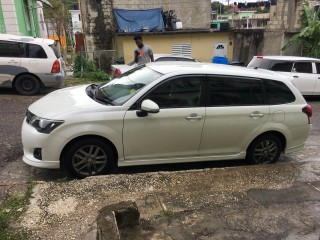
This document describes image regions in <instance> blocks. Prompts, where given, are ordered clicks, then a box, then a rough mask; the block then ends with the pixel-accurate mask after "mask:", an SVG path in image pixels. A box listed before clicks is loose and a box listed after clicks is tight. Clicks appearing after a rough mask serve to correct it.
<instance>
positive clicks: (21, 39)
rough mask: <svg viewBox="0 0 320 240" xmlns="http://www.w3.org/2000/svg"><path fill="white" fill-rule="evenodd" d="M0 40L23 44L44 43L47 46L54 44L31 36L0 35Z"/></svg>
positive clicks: (49, 40)
mask: <svg viewBox="0 0 320 240" xmlns="http://www.w3.org/2000/svg"><path fill="white" fill-rule="evenodd" d="M0 39H1V40H7V41H15V42H24V43H45V44H47V45H52V44H54V40H52V39H47V38H35V37H31V36H18V35H12V34H0Z"/></svg>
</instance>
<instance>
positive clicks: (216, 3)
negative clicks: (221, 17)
mask: <svg viewBox="0 0 320 240" xmlns="http://www.w3.org/2000/svg"><path fill="white" fill-rule="evenodd" d="M219 5H220V3H219V1H214V2H212V3H211V10H212V11H217V12H218V9H219Z"/></svg>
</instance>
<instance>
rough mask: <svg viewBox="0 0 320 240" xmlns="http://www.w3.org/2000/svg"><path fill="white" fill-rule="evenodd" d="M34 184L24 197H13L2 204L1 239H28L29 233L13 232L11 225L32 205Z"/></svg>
mask: <svg viewBox="0 0 320 240" xmlns="http://www.w3.org/2000/svg"><path fill="white" fill-rule="evenodd" d="M33 187H34V184H31V185H29V186H28V189H27V191H26V193H25V195H23V196H18V195H15V196H11V197H9V198H8V199H6V200H3V201H1V202H0V239H1V240H7V239H8V240H9V239H11V240H13V239H14V240H20V239H21V240H25V239H28V236H27V233H26V232H24V231H23V230H12V229H11V228H10V224H11V223H13V222H15V221H16V220H17V219H18V218H19V217H20V215H21V214H22V213H23V212H24V211H25V209H26V207H27V206H28V205H29V203H30V198H31V194H32V189H33Z"/></svg>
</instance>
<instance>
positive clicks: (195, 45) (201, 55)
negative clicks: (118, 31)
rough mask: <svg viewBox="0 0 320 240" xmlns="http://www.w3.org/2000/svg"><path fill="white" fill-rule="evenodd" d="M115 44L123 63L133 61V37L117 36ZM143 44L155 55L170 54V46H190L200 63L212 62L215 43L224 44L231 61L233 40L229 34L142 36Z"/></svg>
mask: <svg viewBox="0 0 320 240" xmlns="http://www.w3.org/2000/svg"><path fill="white" fill-rule="evenodd" d="M115 42H116V49H117V52H121V53H123V57H124V59H125V62H126V63H129V62H131V61H133V51H134V49H135V48H136V45H135V42H134V41H133V36H117V37H116V38H115ZM143 42H144V43H145V44H147V45H149V46H151V47H152V49H153V52H154V53H155V54H157V53H158V54H162V53H167V54H172V45H175V44H191V56H192V57H194V58H196V59H197V60H199V61H202V62H211V61H212V58H213V56H214V44H215V43H226V44H227V57H228V59H229V60H230V61H231V60H232V59H233V45H232V44H233V40H232V39H230V33H229V32H212V33H210V32H207V33H188V34H187V33H185V34H170V35H167V34H166V35H158V34H157V35H143ZM230 42H231V43H232V44H231V45H230Z"/></svg>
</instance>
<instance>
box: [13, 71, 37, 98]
mask: <svg viewBox="0 0 320 240" xmlns="http://www.w3.org/2000/svg"><path fill="white" fill-rule="evenodd" d="M14 87H15V89H16V91H17V92H18V93H19V94H21V95H35V94H37V93H38V92H39V91H40V87H41V84H40V82H39V80H38V79H37V78H36V77H34V76H32V75H21V76H19V77H18V78H17V79H16V80H15V83H14Z"/></svg>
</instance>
